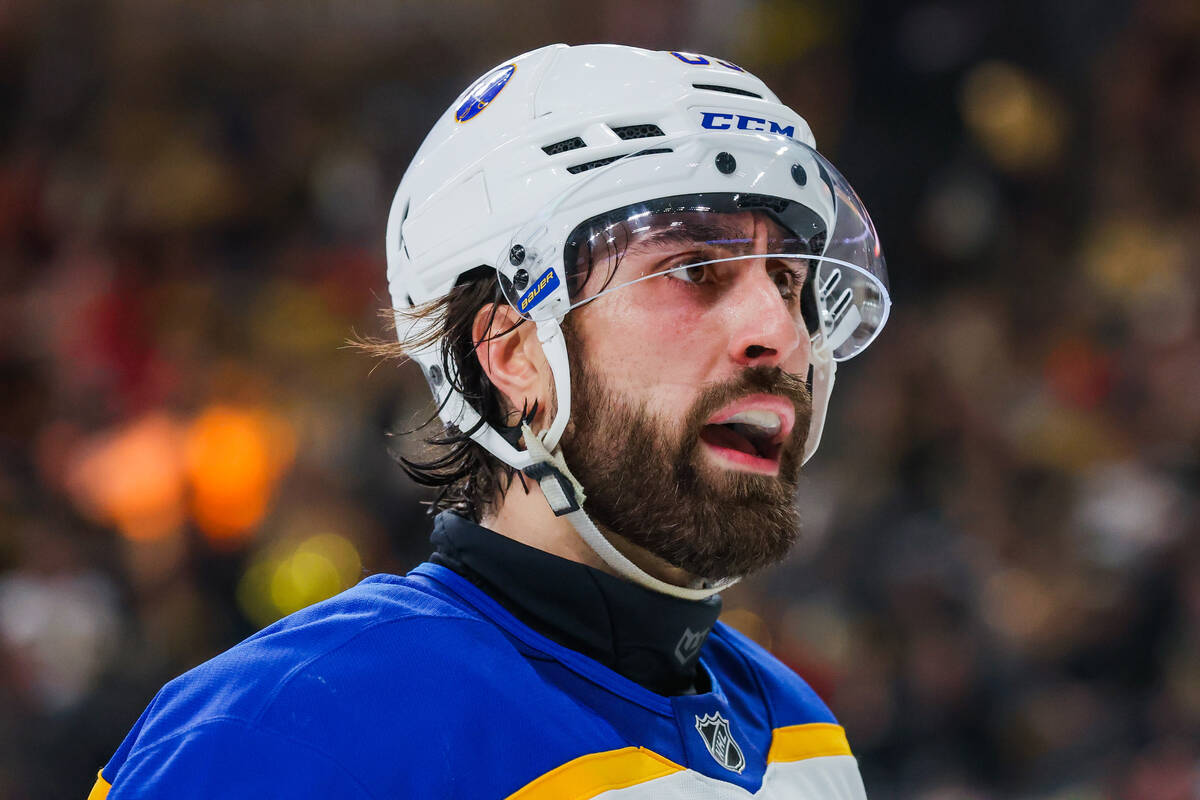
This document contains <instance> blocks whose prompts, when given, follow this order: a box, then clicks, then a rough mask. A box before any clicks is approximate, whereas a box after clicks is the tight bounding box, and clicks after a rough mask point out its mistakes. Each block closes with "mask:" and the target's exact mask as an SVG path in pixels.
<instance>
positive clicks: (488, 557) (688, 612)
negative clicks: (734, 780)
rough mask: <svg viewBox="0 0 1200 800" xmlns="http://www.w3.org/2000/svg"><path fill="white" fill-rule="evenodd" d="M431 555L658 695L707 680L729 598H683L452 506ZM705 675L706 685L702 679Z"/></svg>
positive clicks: (540, 627)
mask: <svg viewBox="0 0 1200 800" xmlns="http://www.w3.org/2000/svg"><path fill="white" fill-rule="evenodd" d="M431 541H432V543H433V545H434V548H435V550H434V553H433V555H432V556H431V557H430V561H432V562H433V563H435V564H440V565H442V566H444V567H447V568H449V569H451V570H453V571H454V572H456V573H458V574H459V575H461V576H463V577H464V578H466V579H467V580H469V581H471V583H473V584H475V585H476V586H478V587H479V588H480V589H482V590H483V591H484V592H486V593H487V594H488V595H490V596H491V597H492V598H494V599H495V600H496V601H497V602H499V603H500V605H502V606H503V607H504V608H505V609H507V610H508V611H509V613H511V614H512V615H513V616H515V617H516V618H517V619H519V620H520V621H521V622H523V623H524V624H526V625H528V626H529V627H530V628H532V629H534V630H535V631H537V632H538V633H540V634H542V635H543V636H546V637H547V638H549V639H551V640H553V641H555V642H557V643H559V644H561V645H563V646H564V647H567V648H570V649H571V650H575V651H577V652H579V653H582V654H583V655H586V656H588V657H589V658H591V659H593V660H595V661H598V662H599V663H601V664H603V665H604V666H606V667H608V668H609V669H611V670H613V671H614V672H617V673H618V674H620V675H623V676H624V677H626V678H628V679H629V680H632V681H634V682H635V683H637V684H640V685H641V686H643V687H645V688H646V689H649V690H650V691H652V692H654V693H655V694H659V695H667V696H669V695H679V694H693V693H696V692H704V691H707V690H708V687H707V685H704V684H706V682H707V677H706V676H705V674H704V671H703V670H700V669H698V668H697V663H698V660H699V657H700V648H701V646H702V645H703V644H704V640H705V638H706V637H707V636H708V632H709V631H710V630H712V626H713V623H715V622H716V620H717V617H718V616H719V615H720V613H721V598H720V597H719V596H713V597H710V598H707V599H705V600H682V599H680V598H677V597H670V596H668V595H664V594H659V593H657V592H652V591H650V590H648V589H644V588H642V587H640V586H637V585H635V584H632V583H629V582H627V581H624V580H621V579H620V578H616V577H614V576H612V575H609V574H607V573H604V572H601V571H600V570H597V569H594V568H592V567H589V566H587V565H585V564H580V563H577V562H575V561H569V560H567V559H564V558H559V557H558V556H555V555H551V554H550V553H547V552H545V551H543V550H538V549H537V548H534V547H529V546H528V545H524V544H521V543H520V542H517V541H514V540H512V539H509V538H508V537H506V536H502V535H500V534H498V533H495V532H494V531H491V530H488V529H487V528H484V527H482V526H480V525H476V524H475V523H473V522H471V521H470V520H467V519H465V518H463V517H460V516H458V515H457V514H454V513H452V512H443V513H442V514H440V515H438V517H437V520H436V521H435V523H434V529H433V535H432V537H431ZM697 684H701V685H697Z"/></svg>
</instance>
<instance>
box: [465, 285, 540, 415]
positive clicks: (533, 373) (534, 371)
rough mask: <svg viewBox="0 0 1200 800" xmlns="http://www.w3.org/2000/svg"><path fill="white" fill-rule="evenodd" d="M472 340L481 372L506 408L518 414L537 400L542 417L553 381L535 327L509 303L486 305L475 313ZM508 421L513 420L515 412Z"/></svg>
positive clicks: (529, 407)
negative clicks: (504, 400)
mask: <svg viewBox="0 0 1200 800" xmlns="http://www.w3.org/2000/svg"><path fill="white" fill-rule="evenodd" d="M518 323H520V324H518ZM471 339H472V341H473V342H475V354H476V355H477V356H478V357H479V363H480V365H481V366H482V367H483V371H484V374H486V375H487V376H488V379H489V380H490V381H491V382H492V385H494V386H495V387H496V388H497V389H499V390H500V393H501V394H503V395H504V397H505V398H506V399H507V401H508V407H509V410H510V411H515V412H517V413H518V414H519V413H520V412H521V410H522V409H526V410H528V409H532V408H533V407H534V403H537V409H538V413H537V417H538V418H540V417H542V416H543V415H544V413H545V410H546V408H547V407H548V406H549V400H550V392H551V391H552V388H551V387H553V385H554V380H553V376H552V375H551V373H550V364H549V362H547V361H546V354H545V352H544V351H543V350H542V343H541V342H539V341H538V337H537V327H536V326H535V325H534V324H533V323H532V322H529V321H528V320H525V321H522V318H521V316H520V315H519V314H517V312H516V310H515V309H514V308H513V307H512V306H510V305H509V304H508V303H495V304H488V305H485V306H484V307H483V308H481V309H479V311H477V312H476V313H475V321H474V324H473V325H472V326H471ZM509 421H510V422H512V423H516V422H517V421H518V420H517V419H516V414H512V415H511V416H510V417H509Z"/></svg>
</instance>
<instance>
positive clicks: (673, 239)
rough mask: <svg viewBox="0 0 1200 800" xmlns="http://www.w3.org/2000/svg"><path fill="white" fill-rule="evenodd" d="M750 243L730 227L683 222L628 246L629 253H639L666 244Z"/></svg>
mask: <svg viewBox="0 0 1200 800" xmlns="http://www.w3.org/2000/svg"><path fill="white" fill-rule="evenodd" d="M750 241H752V239H751V238H750V237H748V236H746V232H745V231H743V230H741V229H740V228H736V227H734V226H732V225H720V224H717V223H711V222H685V223H683V224H679V225H672V226H670V227H668V228H662V229H661V230H657V231H654V232H653V233H650V234H648V235H646V236H642V237H639V238H637V239H636V240H635V241H634V242H633V243H632V244H630V245H629V252H630V253H640V252H644V251H646V250H652V249H654V248H655V247H661V246H662V245H667V244H717V245H729V244H745V243H747V242H750Z"/></svg>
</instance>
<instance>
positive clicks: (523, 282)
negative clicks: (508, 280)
mask: <svg viewBox="0 0 1200 800" xmlns="http://www.w3.org/2000/svg"><path fill="white" fill-rule="evenodd" d="M517 246H518V247H520V245H517ZM528 285H529V273H528V272H526V271H525V270H523V269H519V270H517V272H516V274H515V275H513V288H514V289H516V290H517V291H518V292H523V291H525V287H526V286H528Z"/></svg>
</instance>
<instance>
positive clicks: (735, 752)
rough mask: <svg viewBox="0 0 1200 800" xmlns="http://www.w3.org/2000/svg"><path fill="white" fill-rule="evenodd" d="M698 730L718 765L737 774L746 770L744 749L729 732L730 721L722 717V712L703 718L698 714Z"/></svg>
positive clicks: (706, 715)
mask: <svg viewBox="0 0 1200 800" xmlns="http://www.w3.org/2000/svg"><path fill="white" fill-rule="evenodd" d="M696 730H697V731H698V732H699V733H700V738H701V739H703V740H704V744H705V746H706V747H708V752H709V753H711V754H712V757H713V758H714V759H716V761H717V763H718V764H720V765H721V766H722V767H724V768H725V769H727V770H730V771H731V772H737V773H740V772H741V771H742V770H744V769H745V768H746V757H745V756H744V755H742V748H740V747H738V743H737V742H735V741H734V740H733V734H731V733H730V732H729V721H728V720H727V719H725V718H724V717H722V716H721V712H719V711H718V712H716V713H714V714H705V715H704V716H703V717H701V716H700V715H699V714H697V715H696Z"/></svg>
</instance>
